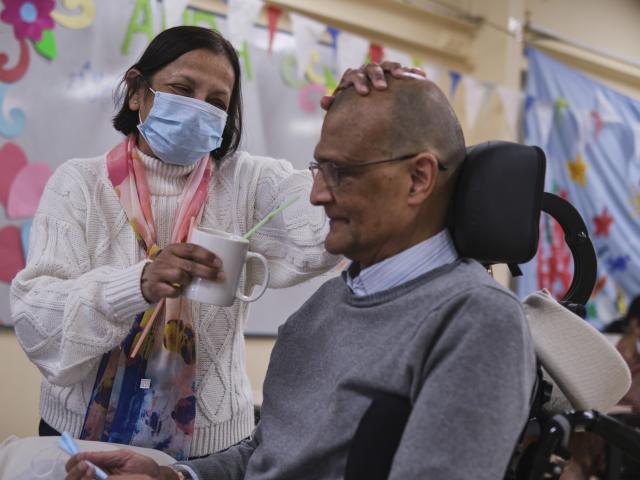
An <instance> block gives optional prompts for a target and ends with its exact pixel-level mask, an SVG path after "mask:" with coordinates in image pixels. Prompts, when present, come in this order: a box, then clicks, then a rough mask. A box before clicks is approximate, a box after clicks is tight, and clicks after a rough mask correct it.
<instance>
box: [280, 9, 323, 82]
mask: <svg viewBox="0 0 640 480" xmlns="http://www.w3.org/2000/svg"><path fill="white" fill-rule="evenodd" d="M289 17H290V18H291V29H292V30H293V37H294V39H295V41H296V60H297V61H298V75H300V76H301V77H302V76H303V75H304V71H305V69H306V68H307V65H309V60H310V59H311V52H312V51H313V49H314V48H315V47H316V45H317V44H318V42H319V41H320V38H321V37H322V34H323V33H324V31H325V30H326V29H327V27H326V25H324V24H322V23H320V22H316V21H315V20H312V19H310V18H308V17H304V16H302V15H298V14H297V13H293V12H292V13H290V14H289Z"/></svg>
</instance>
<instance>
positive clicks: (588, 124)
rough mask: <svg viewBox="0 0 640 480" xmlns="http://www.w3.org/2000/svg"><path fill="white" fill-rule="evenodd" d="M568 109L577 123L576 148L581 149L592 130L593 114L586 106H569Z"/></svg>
mask: <svg viewBox="0 0 640 480" xmlns="http://www.w3.org/2000/svg"><path fill="white" fill-rule="evenodd" d="M570 110H571V112H572V113H573V116H574V118H575V119H576V124H577V125H578V150H579V151H581V150H583V149H584V146H585V145H586V144H587V141H588V140H589V137H591V135H592V132H593V130H594V129H593V126H594V123H593V116H592V115H591V112H590V111H589V110H587V109H586V108H571V109H570Z"/></svg>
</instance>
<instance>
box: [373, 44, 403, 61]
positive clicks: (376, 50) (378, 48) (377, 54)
mask: <svg viewBox="0 0 640 480" xmlns="http://www.w3.org/2000/svg"><path fill="white" fill-rule="evenodd" d="M383 57H384V48H383V47H382V45H378V44H377V43H372V44H370V45H369V60H371V61H372V62H373V63H380V62H381V61H382V59H383ZM407 65H408V64H407Z"/></svg>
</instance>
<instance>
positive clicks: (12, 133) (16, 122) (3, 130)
mask: <svg viewBox="0 0 640 480" xmlns="http://www.w3.org/2000/svg"><path fill="white" fill-rule="evenodd" d="M8 88H9V86H8V85H7V84H6V83H0V135H2V136H3V137H5V138H15V137H17V136H18V135H20V132H22V129H23V128H24V122H25V115H24V112H23V111H22V110H20V109H19V108H12V109H11V110H9V119H7V118H6V117H5V116H4V108H3V106H4V97H5V95H6V93H7V89H8Z"/></svg>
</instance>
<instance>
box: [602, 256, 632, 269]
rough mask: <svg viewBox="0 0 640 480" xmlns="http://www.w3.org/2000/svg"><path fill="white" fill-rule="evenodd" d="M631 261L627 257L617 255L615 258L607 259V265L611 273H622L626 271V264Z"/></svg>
mask: <svg viewBox="0 0 640 480" xmlns="http://www.w3.org/2000/svg"><path fill="white" fill-rule="evenodd" d="M629 260H631V257H630V256H629V255H618V256H615V257H611V258H607V265H608V267H609V271H610V272H611V273H615V272H617V271H620V272H624V271H625V270H626V269H627V264H628V263H629Z"/></svg>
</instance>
